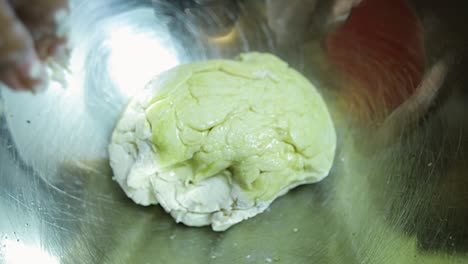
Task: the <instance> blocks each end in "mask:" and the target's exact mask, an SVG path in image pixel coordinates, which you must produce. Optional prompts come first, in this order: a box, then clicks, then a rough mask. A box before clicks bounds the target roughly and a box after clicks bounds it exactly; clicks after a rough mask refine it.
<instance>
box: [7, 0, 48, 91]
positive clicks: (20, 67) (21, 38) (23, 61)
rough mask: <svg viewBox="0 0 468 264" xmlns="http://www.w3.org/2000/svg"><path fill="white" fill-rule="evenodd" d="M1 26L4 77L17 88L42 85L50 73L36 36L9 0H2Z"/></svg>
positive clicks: (30, 87)
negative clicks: (37, 49)
mask: <svg viewBox="0 0 468 264" xmlns="http://www.w3.org/2000/svg"><path fill="white" fill-rule="evenodd" d="M0 27H1V28H2V30H1V31H0V78H1V79H0V80H1V81H2V82H4V83H5V84H7V85H8V86H10V87H11V88H13V89H17V90H21V89H34V88H35V87H39V86H42V85H43V83H44V78H45V76H46V75H45V71H44V69H43V68H42V66H41V64H40V62H39V60H38V58H37V55H36V53H35V51H34V44H33V40H32V38H31V36H30V35H29V34H28V32H27V30H26V28H25V27H24V25H23V24H21V23H20V22H19V21H18V19H17V18H16V16H15V14H14V12H13V9H12V8H11V7H10V5H9V4H8V3H7V2H6V0H0Z"/></svg>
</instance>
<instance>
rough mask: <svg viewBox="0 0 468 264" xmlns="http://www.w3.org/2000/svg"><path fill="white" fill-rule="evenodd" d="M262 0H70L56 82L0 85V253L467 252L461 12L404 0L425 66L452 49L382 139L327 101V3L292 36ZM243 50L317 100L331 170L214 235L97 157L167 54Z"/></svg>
mask: <svg viewBox="0 0 468 264" xmlns="http://www.w3.org/2000/svg"><path fill="white" fill-rule="evenodd" d="M270 2H272V1H266V2H264V1H201V4H203V5H201V6H200V3H199V1H195V2H193V1H162V0H161V1H160V0H157V1H153V3H150V2H149V1H136V0H129V1H117V0H106V1H80V0H76V1H74V2H73V13H72V29H73V31H72V44H73V53H72V57H71V61H70V71H69V72H64V73H62V74H64V75H63V77H64V78H65V79H66V82H65V83H66V85H65V86H66V87H65V88H62V87H61V84H60V83H58V82H54V83H52V84H51V87H49V89H48V91H47V92H46V93H45V94H40V95H30V94H19V93H13V92H11V91H8V90H6V89H4V88H2V89H1V90H0V91H1V100H0V212H1V213H0V262H2V263H468V177H467V175H468V163H467V162H466V161H467V158H468V149H467V147H468V132H467V131H468V130H467V129H468V122H467V121H468V95H467V93H466V92H465V89H464V88H465V84H466V83H467V76H465V75H466V73H464V71H465V70H464V69H466V63H467V60H466V56H465V54H466V52H465V47H466V43H467V42H466V40H467V39H468V35H467V30H466V29H465V26H464V23H463V18H464V17H465V16H464V15H465V14H466V12H465V11H468V10H467V9H466V8H465V7H464V6H461V5H457V4H452V6H450V5H448V4H445V3H437V2H436V1H434V3H432V2H431V1H429V2H428V1H412V2H411V4H412V8H413V9H414V10H415V12H416V14H417V15H418V17H419V18H420V20H421V23H422V26H423V29H424V37H425V46H426V52H427V57H428V65H427V66H426V68H427V69H429V68H430V67H431V65H433V64H434V63H435V62H437V61H438V60H439V59H440V58H441V57H443V56H444V55H445V54H447V53H451V54H452V57H453V58H454V59H453V60H452V62H451V63H450V64H449V67H448V70H447V76H446V78H445V79H444V81H443V85H442V87H441V89H440V91H439V92H438V93H437V96H435V97H434V98H435V99H434V100H432V99H431V100H430V107H429V106H428V107H425V108H424V113H422V114H420V115H418V118H417V120H414V121H412V122H407V123H405V125H404V126H403V127H402V131H400V130H398V131H397V132H392V133H393V134H392V135H391V137H392V138H393V140H391V141H389V142H387V143H386V144H380V143H381V142H382V140H383V139H382V138H383V137H382V133H381V132H382V131H383V132H384V134H385V132H386V131H388V130H387V127H386V126H385V125H380V124H381V123H380V122H371V121H369V122H367V123H366V122H364V123H363V122H354V121H353V120H354V117H353V112H352V111H347V110H346V108H343V107H342V106H340V105H339V104H338V103H337V102H338V101H339V100H337V98H339V97H340V93H339V91H340V86H342V85H346V83H343V82H342V81H340V80H341V77H340V76H339V75H338V73H337V71H335V70H334V69H333V67H332V66H331V65H330V63H329V62H328V61H327V59H326V56H325V55H324V52H323V46H322V44H321V43H322V37H323V35H324V32H326V31H327V30H330V28H331V27H329V24H327V23H328V22H327V23H325V21H328V17H327V16H326V15H324V14H326V11H327V8H326V6H327V5H324V6H325V7H323V8H318V9H317V11H316V12H315V13H314V12H312V11H310V10H309V11H310V12H309V11H307V12H304V13H305V14H306V15H308V16H314V17H315V19H316V20H319V21H322V22H323V23H318V22H314V25H316V26H314V27H312V28H313V30H315V31H313V32H312V33H307V34H310V35H308V36H309V37H302V36H303V35H297V34H298V32H302V33H301V34H305V33H304V32H307V31H304V29H303V28H300V27H299V26H297V24H296V26H295V27H293V28H290V29H289V30H283V31H278V28H272V27H271V25H275V23H276V22H274V21H273V23H272V21H271V20H269V19H271V17H269V15H268V14H278V13H281V12H277V11H276V12H270V11H271V10H270V11H268V10H269V9H268V8H271V7H268V6H265V3H266V4H268V3H270ZM304 2H309V3H310V2H311V1H309V0H307V1H304ZM330 2H331V1H330ZM207 3H208V4H209V5H207ZM318 6H320V4H318ZM223 7H224V9H223ZM213 10H221V11H213ZM207 14H208V15H209V14H219V16H218V17H216V16H213V17H209V16H207ZM275 16H276V15H275ZM277 18H281V17H277ZM284 19H286V20H287V18H284ZM317 25H318V26H317ZM288 32H289V34H291V35H290V38H287V36H286V37H285V36H284V35H282V34H287V33H288ZM314 32H315V33H316V34H314ZM278 36H281V37H280V38H278ZM298 36H299V37H298ZM249 50H256V51H269V52H272V53H275V54H278V55H279V56H281V57H282V58H284V59H285V60H287V61H288V62H289V63H290V64H291V65H293V66H294V67H295V68H297V69H298V70H300V71H301V72H303V73H304V74H305V75H306V76H307V77H308V78H310V79H311V80H312V81H313V82H314V83H315V84H316V85H317V86H318V88H319V89H320V90H321V91H322V93H323V94H324V96H325V98H327V101H328V103H329V105H330V108H331V109H332V112H333V115H334V116H335V121H336V126H337V130H338V131H340V132H339V133H340V149H339V152H338V154H337V157H336V161H335V166H334V169H333V170H332V172H331V174H330V176H329V177H328V178H326V179H325V180H324V181H323V182H321V183H318V184H314V185H309V186H303V187H300V188H297V189H296V190H294V191H292V192H291V193H290V194H288V195H286V196H284V197H282V198H280V199H278V200H277V201H276V202H275V203H274V204H273V205H272V206H271V208H270V209H269V210H268V211H267V212H265V213H263V214H261V215H259V216H257V217H254V218H253V219H250V220H248V221H245V222H243V223H241V224H239V225H237V226H235V227H233V228H231V229H229V230H228V231H227V232H224V233H216V232H213V231H211V230H210V229H209V228H189V227H185V226H183V225H178V224H175V223H174V221H173V219H172V218H171V217H170V216H168V215H166V214H165V213H164V211H163V210H162V209H161V208H159V207H158V206H152V207H147V208H145V207H140V206H137V205H135V204H133V203H132V202H131V201H130V200H129V199H127V198H126V197H125V195H124V194H123V192H122V191H121V190H120V189H119V187H118V186H117V184H116V183H115V182H113V181H112V180H111V176H112V172H111V170H110V168H109V165H108V160H107V144H108V142H109V138H110V133H111V131H112V129H113V126H114V124H115V122H116V120H117V118H118V116H119V113H120V111H121V110H122V107H123V106H124V105H125V103H126V102H127V100H128V98H130V97H131V96H132V95H133V94H135V93H136V92H137V91H138V90H139V89H142V87H143V85H144V84H145V82H146V81H147V80H148V79H149V78H151V77H152V76H153V75H155V74H157V73H159V72H162V71H164V70H166V69H168V68H170V67H173V66H175V65H178V64H180V63H184V62H189V61H194V60H201V59H209V58H219V57H225V58H231V57H233V56H235V55H237V54H238V53H239V52H243V51H249ZM464 66H465V67H464ZM337 91H338V92H337ZM431 98H432V97H431ZM416 102H419V101H418V100H416ZM403 110H405V109H403ZM397 123H398V120H397Z"/></svg>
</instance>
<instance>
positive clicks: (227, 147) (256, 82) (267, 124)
mask: <svg viewBox="0 0 468 264" xmlns="http://www.w3.org/2000/svg"><path fill="white" fill-rule="evenodd" d="M335 148H336V134H335V130H334V126H333V123H332V120H331V117H330V114H329V112H328V110H327V106H326V104H325V102H324V101H323V99H322V97H321V96H320V94H319V93H318V91H317V90H316V88H315V87H314V86H313V85H312V84H311V83H310V82H309V81H308V80H307V79H306V78H305V77H303V76H302V75H301V74H300V73H298V72H297V71H295V70H294V69H292V68H290V67H288V65H287V64H286V63H285V62H284V61H282V60H280V59H279V58H277V57H275V56H273V55H271V54H262V53H245V54H241V55H240V56H239V57H238V58H237V59H236V60H213V61H204V62H196V63H191V64H186V65H181V66H178V67H175V68H173V69H171V70H169V71H168V72H165V73H164V74H162V75H160V76H158V77H156V78H155V79H153V80H152V81H151V82H150V83H149V84H148V85H147V87H146V89H145V90H144V92H143V93H142V94H141V95H139V96H137V97H135V98H134V99H133V100H132V101H131V102H130V104H129V106H128V107H127V109H126V110H125V111H124V113H123V115H122V117H121V119H120V121H119V123H118V124H117V127H116V129H115V131H114V133H113V137H112V142H111V145H110V147H109V151H110V159H111V166H112V168H113V170H114V174H115V176H114V179H115V180H117V182H119V184H120V185H121V186H122V188H123V189H124V190H125V192H126V193H127V195H129V196H130V197H131V198H132V199H133V200H134V201H135V202H137V203H140V204H143V205H148V204H155V203H158V202H159V203H160V204H161V205H162V206H163V208H164V209H165V210H166V211H168V212H169V213H171V215H173V216H174V218H176V220H177V221H178V222H183V223H185V224H187V225H194V226H201V225H212V226H213V229H214V230H225V229H226V228H228V227H229V226H231V225H233V224H235V223H237V222H240V221H242V220H244V219H247V218H249V217H252V216H254V215H256V214H258V213H261V212H262V211H263V210H265V209H266V208H267V207H268V205H269V204H270V203H271V202H272V201H273V200H274V199H276V197H278V196H280V195H282V194H284V193H286V192H287V191H288V190H289V189H291V188H293V187H295V186H297V185H300V184H305V183H312V182H317V181H320V180H321V179H323V178H324V177H325V176H327V174H328V173H329V171H330V168H331V166H332V163H333V159H334V154H335Z"/></svg>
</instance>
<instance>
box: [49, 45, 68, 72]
mask: <svg viewBox="0 0 468 264" xmlns="http://www.w3.org/2000/svg"><path fill="white" fill-rule="evenodd" d="M69 53H70V52H69V49H68V47H67V45H65V44H59V45H56V46H55V47H54V49H53V53H52V58H53V60H54V61H55V62H56V63H57V64H58V65H60V66H62V67H63V68H67V66H68V56H69Z"/></svg>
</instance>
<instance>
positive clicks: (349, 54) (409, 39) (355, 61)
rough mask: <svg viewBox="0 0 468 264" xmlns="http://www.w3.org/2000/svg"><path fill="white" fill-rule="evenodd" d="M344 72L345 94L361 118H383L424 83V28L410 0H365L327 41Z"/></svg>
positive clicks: (332, 55)
mask: <svg viewBox="0 0 468 264" xmlns="http://www.w3.org/2000/svg"><path fill="white" fill-rule="evenodd" d="M325 49H326V53H327V56H328V57H329V59H330V61H331V62H332V63H333V64H334V65H335V66H336V67H337V68H338V70H339V71H341V72H343V73H344V76H345V83H344V84H343V85H342V91H341V95H342V96H343V97H342V98H343V100H344V101H345V103H346V105H347V106H349V107H351V109H352V112H353V114H354V115H357V116H358V117H359V118H360V119H361V120H362V119H365V120H370V119H382V118H385V116H386V115H388V114H389V113H390V112H391V111H392V110H394V109H395V108H397V107H398V106H399V105H400V104H402V103H403V102H404V101H405V99H407V98H408V97H409V96H411V94H413V92H414V91H415V89H416V87H417V86H418V84H419V83H420V82H421V79H422V76H423V72H424V67H425V52H424V47H423V40H422V27H421V24H420V22H419V20H418V19H417V17H416V16H415V15H414V14H413V12H412V10H411V9H410V8H409V6H408V5H407V4H406V2H405V1H404V0H364V1H362V3H361V4H360V5H358V6H357V7H355V8H354V9H353V10H352V12H351V14H350V16H349V18H348V19H347V21H346V22H345V23H344V24H343V25H342V26H340V27H339V28H337V29H336V30H335V31H333V32H331V33H330V34H329V35H328V36H327V38H326V40H325Z"/></svg>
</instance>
